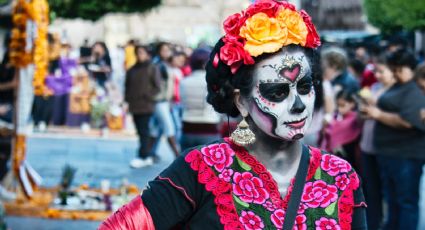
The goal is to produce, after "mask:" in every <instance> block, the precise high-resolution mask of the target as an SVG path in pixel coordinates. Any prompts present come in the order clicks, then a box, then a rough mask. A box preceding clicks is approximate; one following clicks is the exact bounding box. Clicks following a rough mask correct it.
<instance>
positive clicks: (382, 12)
mask: <svg viewBox="0 0 425 230" xmlns="http://www.w3.org/2000/svg"><path fill="white" fill-rule="evenodd" d="M364 8H365V10H366V14H367V17H368V20H369V22H370V23H371V24H372V25H374V26H376V27H378V28H379V29H381V31H382V32H384V33H388V32H392V31H397V30H409V31H413V30H416V29H419V30H423V29H425V10H424V9H425V1H423V0H384V1H383V0H364Z"/></svg>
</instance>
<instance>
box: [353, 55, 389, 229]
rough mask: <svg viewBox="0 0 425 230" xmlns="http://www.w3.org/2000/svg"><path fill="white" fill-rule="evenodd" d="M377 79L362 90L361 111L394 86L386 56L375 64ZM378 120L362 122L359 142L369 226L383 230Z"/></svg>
mask: <svg viewBox="0 0 425 230" xmlns="http://www.w3.org/2000/svg"><path fill="white" fill-rule="evenodd" d="M374 75H375V76H376V78H377V80H378V82H377V83H375V84H373V85H372V87H371V88H370V89H368V88H364V89H362V90H361V91H360V93H359V96H360V105H359V107H360V110H362V106H365V105H376V103H377V101H378V100H379V97H380V96H381V95H382V94H383V93H384V92H385V91H387V90H388V89H389V88H391V86H393V85H394V83H395V79H394V76H393V73H392V72H391V70H390V68H389V66H388V65H387V62H386V56H381V57H379V58H378V60H377V61H376V68H375V74H374ZM375 125H376V121H375V120H373V119H366V120H364V122H363V130H362V137H361V140H360V150H361V153H362V154H361V166H362V167H361V168H362V173H363V177H362V178H363V188H364V193H365V198H366V203H367V206H368V208H367V209H366V214H367V225H368V227H369V228H370V229H380V227H381V224H382V219H383V218H382V217H383V212H382V207H383V206H382V199H383V197H382V188H381V187H382V186H381V179H380V172H379V165H378V160H377V155H376V150H375V148H374V145H373V139H374V136H373V134H374V129H375Z"/></svg>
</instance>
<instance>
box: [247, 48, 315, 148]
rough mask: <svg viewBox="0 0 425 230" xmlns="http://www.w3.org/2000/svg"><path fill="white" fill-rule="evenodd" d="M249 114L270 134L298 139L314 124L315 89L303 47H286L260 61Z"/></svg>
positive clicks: (285, 138) (290, 139)
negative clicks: (294, 48) (287, 48)
mask: <svg viewBox="0 0 425 230" xmlns="http://www.w3.org/2000/svg"><path fill="white" fill-rule="evenodd" d="M251 97H252V100H250V103H249V114H250V116H251V118H252V120H253V121H254V122H255V124H256V125H257V126H258V127H259V128H260V129H261V130H262V131H263V132H265V133H266V134H268V135H270V136H273V137H276V138H280V139H284V140H289V141H293V140H298V139H300V138H302V137H303V136H304V133H305V132H306V131H307V129H308V127H309V126H310V124H311V120H312V115H313V109H314V100H315V97H316V95H315V92H314V88H313V80H312V75H311V67H310V64H309V61H308V60H307V57H306V56H305V55H304V53H303V52H301V51H294V52H288V51H282V52H279V53H277V54H276V55H274V56H271V57H269V58H267V59H265V60H263V61H261V62H259V63H257V64H256V67H255V70H254V88H253V90H252V93H251Z"/></svg>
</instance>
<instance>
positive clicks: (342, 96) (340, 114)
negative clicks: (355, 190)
mask: <svg viewBox="0 0 425 230" xmlns="http://www.w3.org/2000/svg"><path fill="white" fill-rule="evenodd" d="M336 102H337V111H336V113H335V115H334V117H333V120H332V121H331V122H330V123H329V124H328V125H326V126H325V127H324V130H323V133H322V138H321V141H320V143H321V144H320V146H321V148H323V149H325V150H326V151H329V152H333V153H334V154H336V155H338V156H341V157H343V158H344V159H346V160H347V161H348V162H349V163H351V164H352V165H353V166H355V167H356V168H358V164H357V159H356V158H357V146H358V141H359V138H360V134H361V124H360V123H359V121H358V119H357V112H356V107H357V104H356V100H355V98H354V94H353V93H352V92H350V91H348V90H343V91H340V92H339V93H338V94H337V95H336Z"/></svg>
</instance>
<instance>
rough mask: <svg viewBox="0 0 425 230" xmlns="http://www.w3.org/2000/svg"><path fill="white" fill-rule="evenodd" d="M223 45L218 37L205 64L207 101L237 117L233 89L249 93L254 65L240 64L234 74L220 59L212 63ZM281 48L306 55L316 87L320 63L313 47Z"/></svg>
mask: <svg viewBox="0 0 425 230" xmlns="http://www.w3.org/2000/svg"><path fill="white" fill-rule="evenodd" d="M223 45H224V43H223V41H222V39H220V40H219V41H218V42H217V44H216V45H215V47H214V49H213V50H212V52H211V55H210V59H209V61H208V63H207V66H206V70H207V75H206V80H207V89H208V95H207V101H208V103H210V104H211V105H212V106H213V107H214V109H215V110H216V111H217V112H219V113H223V114H227V115H229V116H232V117H237V116H238V115H239V110H238V109H237V108H236V105H235V104H234V102H233V101H234V90H235V89H239V90H240V93H241V96H243V97H247V96H249V95H250V93H251V90H252V87H253V83H254V80H253V72H254V68H255V65H242V66H241V67H240V68H239V69H238V71H237V72H236V73H235V74H232V72H231V71H230V67H229V66H227V65H226V64H224V63H223V62H222V61H221V60H219V61H218V64H217V65H216V66H215V65H214V64H213V62H214V58H215V56H216V55H218V54H219V53H220V49H221V47H222V46H223ZM283 49H285V50H287V51H289V52H293V51H295V50H300V51H302V52H303V53H304V54H305V55H306V57H307V58H308V60H309V62H310V66H311V70H312V71H311V72H312V78H313V83H314V86H315V89H316V88H317V86H318V84H319V81H317V79H318V77H317V76H316V74H317V73H318V72H319V71H316V70H317V68H320V63H319V62H318V61H317V57H318V56H319V55H318V54H317V51H316V50H315V49H310V48H304V47H301V46H297V45H289V46H286V47H284V48H283ZM274 54H276V53H273V54H263V55H260V56H258V57H256V58H254V60H255V62H256V63H259V62H261V61H262V60H264V59H266V58H268V57H271V56H273V55H274Z"/></svg>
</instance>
